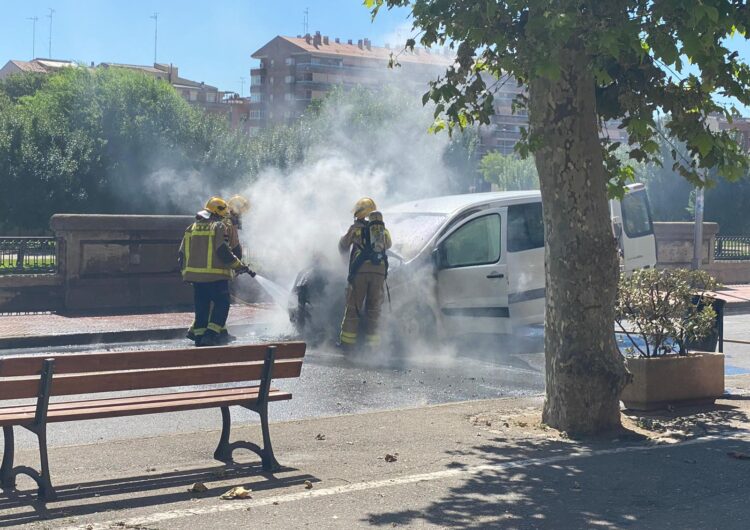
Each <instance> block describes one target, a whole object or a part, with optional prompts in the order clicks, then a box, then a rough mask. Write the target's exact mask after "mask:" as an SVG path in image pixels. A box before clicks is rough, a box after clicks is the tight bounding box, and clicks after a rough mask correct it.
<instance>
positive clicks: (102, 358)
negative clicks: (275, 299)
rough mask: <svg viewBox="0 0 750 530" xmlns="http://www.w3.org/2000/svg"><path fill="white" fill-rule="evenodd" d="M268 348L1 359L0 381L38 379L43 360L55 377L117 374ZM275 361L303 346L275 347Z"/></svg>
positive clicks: (219, 360) (230, 359) (254, 356)
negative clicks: (52, 364)
mask: <svg viewBox="0 0 750 530" xmlns="http://www.w3.org/2000/svg"><path fill="white" fill-rule="evenodd" d="M268 346H270V344H240V345H236V346H234V345H232V346H218V347H211V348H191V349H176V350H141V351H124V352H104V353H102V352H98V353H72V354H57V355H47V356H39V355H37V356H25V357H5V358H2V359H0V377H24V376H31V375H39V374H41V372H42V364H43V363H44V359H49V358H54V359H55V374H77V373H87V372H117V371H120V370H146V369H149V368H174V367H184V366H203V365H210V364H234V363H245V362H252V361H262V360H264V359H265V357H266V351H267V350H268ZM275 346H276V354H275V358H276V359H277V360H283V359H301V358H303V357H304V356H305V349H306V344H305V343H304V342H283V343H279V344H275Z"/></svg>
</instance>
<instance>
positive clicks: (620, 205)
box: [610, 184, 656, 272]
mask: <svg viewBox="0 0 750 530" xmlns="http://www.w3.org/2000/svg"><path fill="white" fill-rule="evenodd" d="M610 209H611V214H612V225H613V229H614V232H615V237H616V238H617V241H618V245H619V247H620V253H621V255H622V265H623V271H624V272H632V271H634V270H636V269H644V268H649V267H654V266H655V265H656V239H655V238H654V225H653V221H652V219H651V208H650V206H649V203H648V196H647V195H646V187H645V186H644V185H643V184H630V185H628V186H627V190H626V192H625V196H624V197H623V198H622V200H621V201H618V200H613V201H610Z"/></svg>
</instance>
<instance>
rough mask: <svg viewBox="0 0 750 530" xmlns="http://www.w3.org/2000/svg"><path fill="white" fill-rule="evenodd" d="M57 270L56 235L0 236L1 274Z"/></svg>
mask: <svg viewBox="0 0 750 530" xmlns="http://www.w3.org/2000/svg"><path fill="white" fill-rule="evenodd" d="M56 271H57V241H56V240H55V238H54V237H0V275H4V274H38V273H51V272H56Z"/></svg>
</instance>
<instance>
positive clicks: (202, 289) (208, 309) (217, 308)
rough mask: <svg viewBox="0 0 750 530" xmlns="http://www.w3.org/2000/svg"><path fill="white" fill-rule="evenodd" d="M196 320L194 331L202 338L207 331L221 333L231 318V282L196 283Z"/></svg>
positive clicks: (194, 301) (194, 295)
mask: <svg viewBox="0 0 750 530" xmlns="http://www.w3.org/2000/svg"><path fill="white" fill-rule="evenodd" d="M193 303H194V304H195V320H194V321H193V327H192V331H193V333H194V334H195V336H197V337H200V336H202V335H204V334H205V333H206V332H207V331H212V332H214V333H216V334H219V333H221V331H222V330H223V329H224V327H225V325H226V323H227V317H228V316H229V304H230V298H229V280H219V281H216V282H194V283H193Z"/></svg>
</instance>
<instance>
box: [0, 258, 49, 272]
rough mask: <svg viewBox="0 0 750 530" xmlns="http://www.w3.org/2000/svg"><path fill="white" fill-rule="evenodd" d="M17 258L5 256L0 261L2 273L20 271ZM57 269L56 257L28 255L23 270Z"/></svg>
mask: <svg viewBox="0 0 750 530" xmlns="http://www.w3.org/2000/svg"><path fill="white" fill-rule="evenodd" d="M17 259H18V258H17V257H16V256H15V255H14V254H10V255H7V254H6V255H3V256H2V259H0V271H3V272H9V271H11V270H14V271H15V270H18V268H17V267H16V261H17ZM54 267H55V256H53V255H43V256H36V255H27V256H26V257H25V259H24V261H23V267H22V268H21V270H30V271H31V270H36V269H50V268H54Z"/></svg>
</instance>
